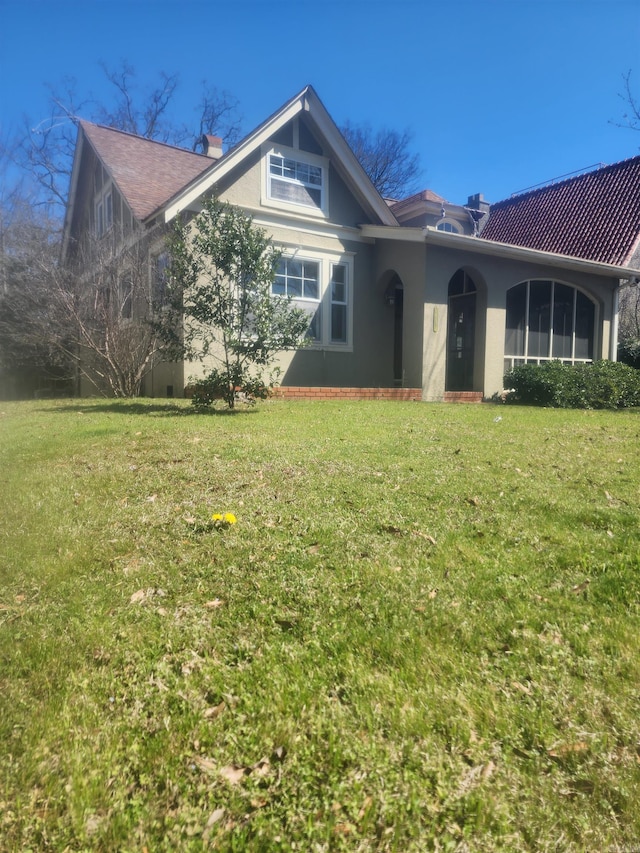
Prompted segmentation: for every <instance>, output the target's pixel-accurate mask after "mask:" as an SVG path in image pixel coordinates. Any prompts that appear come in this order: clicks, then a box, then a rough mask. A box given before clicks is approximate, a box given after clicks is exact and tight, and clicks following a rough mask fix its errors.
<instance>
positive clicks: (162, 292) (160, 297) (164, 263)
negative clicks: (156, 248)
mask: <svg viewBox="0 0 640 853" xmlns="http://www.w3.org/2000/svg"><path fill="white" fill-rule="evenodd" d="M151 275H152V276H153V279H152V282H151V301H152V303H153V306H154V307H155V308H160V307H161V306H162V305H164V304H165V303H166V301H167V285H168V283H169V255H168V254H167V253H166V252H162V253H161V254H159V255H157V256H156V258H155V261H154V264H153V267H152V271H151Z"/></svg>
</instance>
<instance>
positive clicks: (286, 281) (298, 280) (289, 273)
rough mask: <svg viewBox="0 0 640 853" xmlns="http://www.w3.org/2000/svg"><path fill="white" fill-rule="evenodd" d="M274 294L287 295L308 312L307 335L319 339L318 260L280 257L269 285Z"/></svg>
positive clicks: (315, 339)
mask: <svg viewBox="0 0 640 853" xmlns="http://www.w3.org/2000/svg"><path fill="white" fill-rule="evenodd" d="M271 292H272V293H273V294H274V296H289V297H291V298H292V299H295V300H296V303H297V304H298V306H299V307H300V308H304V310H305V311H306V312H307V313H308V314H309V329H308V331H307V336H308V337H309V338H311V340H313V341H320V340H321V335H322V329H321V312H320V264H319V262H318V261H311V260H298V259H297V258H280V261H279V263H278V267H277V270H276V277H275V280H274V282H273V285H272V286H271Z"/></svg>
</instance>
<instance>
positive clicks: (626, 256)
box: [481, 157, 640, 266]
mask: <svg viewBox="0 0 640 853" xmlns="http://www.w3.org/2000/svg"><path fill="white" fill-rule="evenodd" d="M481 237H482V238H483V239H485V240H496V241H497V242H499V243H511V244H512V245H515V246H525V247H527V248H530V249H539V250H541V251H546V252H555V253H557V254H560V255H570V256H572V257H576V258H585V259H588V260H593V261H599V262H601V263H608V264H617V265H620V266H625V265H626V264H629V263H630V261H631V258H632V256H633V255H634V253H635V252H636V251H637V250H638V248H639V247H640V157H634V158H632V159H630V160H623V161H622V162H620V163H615V164H613V165H612V166H603V167H602V168H599V169H596V170H594V171H592V172H587V173H585V174H582V175H578V176H577V177H574V178H569V179H567V180H564V181H561V182H559V183H556V184H550V185H548V186H545V187H541V188H540V189H534V190H532V191H530V192H526V193H523V194H521V195H517V196H514V197H512V198H509V199H505V200H504V201H500V202H498V203H497V204H492V205H491V213H490V215H489V221H488V223H487V225H486V226H485V227H484V228H483V230H482V233H481Z"/></svg>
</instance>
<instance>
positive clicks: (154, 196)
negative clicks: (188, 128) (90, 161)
mask: <svg viewBox="0 0 640 853" xmlns="http://www.w3.org/2000/svg"><path fill="white" fill-rule="evenodd" d="M81 125H82V129H83V131H84V133H85V136H86V137H87V139H88V140H89V142H90V143H91V145H92V146H93V148H94V149H95V151H96V153H97V154H98V156H99V157H100V159H101V160H102V162H103V163H104V165H105V166H106V168H107V169H108V170H109V172H110V173H111V177H112V179H113V180H114V182H115V183H116V185H117V187H118V189H119V190H120V192H121V193H122V195H123V196H124V198H125V199H126V201H127V203H128V205H129V207H130V208H131V211H132V213H133V215H134V216H135V217H136V219H139V220H141V221H143V220H144V219H146V218H147V217H148V216H150V215H151V214H152V213H154V212H155V211H156V210H158V208H160V207H161V206H162V205H163V204H164V203H165V202H166V201H168V200H169V199H170V198H171V197H172V196H174V195H175V193H177V192H178V191H179V190H181V189H182V188H183V187H184V186H185V185H186V184H188V183H189V182H190V181H192V180H193V179H194V178H197V177H198V175H201V174H202V173H203V172H205V171H206V170H207V169H209V168H211V166H213V164H214V163H215V162H216V161H215V160H214V159H212V158H211V157H207V156H205V155H204V154H195V153H193V152H191V151H187V150H185V149H184V148H176V147H174V146H172V145H167V144H165V143H164V142H156V141H154V140H151V139H145V138H143V137H141V136H134V135H133V134H131V133H125V132H124V131H122V130H116V129H114V128H111V127H104V126H103V125H97V124H89V123H88V122H81Z"/></svg>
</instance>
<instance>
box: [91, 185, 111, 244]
mask: <svg viewBox="0 0 640 853" xmlns="http://www.w3.org/2000/svg"><path fill="white" fill-rule="evenodd" d="M95 223H96V236H97V237H102V236H104V235H105V234H106V233H107V231H110V230H111V227H112V226H113V197H112V195H111V187H107V189H106V190H104V191H103V192H102V193H101V194H100V196H99V198H98V199H97V200H96V207H95Z"/></svg>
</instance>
